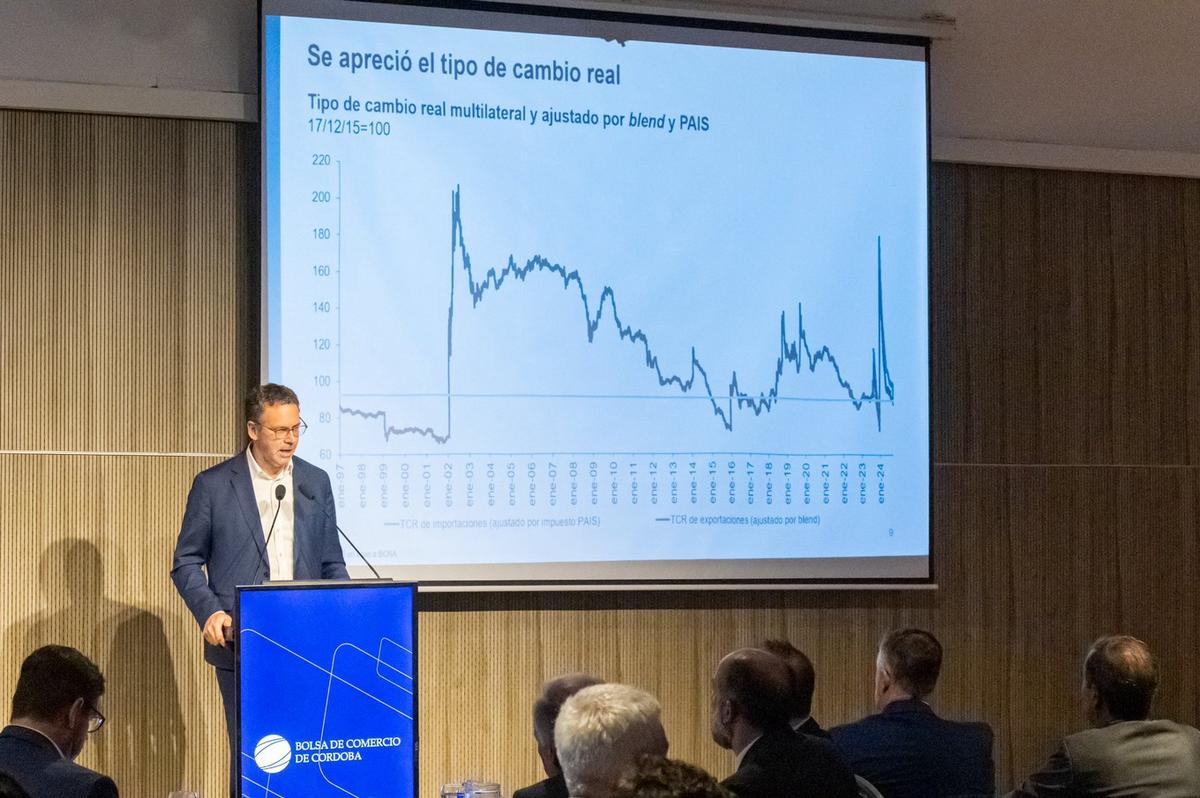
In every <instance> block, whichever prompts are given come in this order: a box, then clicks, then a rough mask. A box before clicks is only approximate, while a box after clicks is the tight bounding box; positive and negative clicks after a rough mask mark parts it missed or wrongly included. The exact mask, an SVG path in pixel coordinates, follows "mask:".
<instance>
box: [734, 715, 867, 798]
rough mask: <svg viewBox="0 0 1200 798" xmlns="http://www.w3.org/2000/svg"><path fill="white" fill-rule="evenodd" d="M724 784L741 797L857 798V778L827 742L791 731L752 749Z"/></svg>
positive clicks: (770, 737)
mask: <svg viewBox="0 0 1200 798" xmlns="http://www.w3.org/2000/svg"><path fill="white" fill-rule="evenodd" d="M721 783H722V785H723V786H724V787H725V788H726V789H728V790H729V791H730V792H732V793H733V794H734V795H736V796H738V798H784V797H786V798H809V796H811V798H856V796H857V795H858V790H857V787H856V786H855V782H854V776H853V775H852V774H851V772H850V770H849V768H847V767H846V764H845V763H844V762H843V761H842V759H841V757H840V756H838V753H837V751H836V750H835V749H834V748H833V746H832V745H831V744H830V743H829V742H828V741H826V740H822V739H819V738H815V737H809V736H806V735H803V734H796V733H795V732H793V731H792V730H791V729H787V730H781V731H776V732H770V733H768V734H765V735H763V736H762V737H761V738H759V740H758V741H757V742H755V743H754V744H753V745H752V746H750V750H748V751H747V752H746V754H745V756H744V757H743V758H742V764H741V767H739V768H738V770H737V772H736V773H734V774H733V775H732V776H730V777H729V778H727V779H725V781H723V782H721Z"/></svg>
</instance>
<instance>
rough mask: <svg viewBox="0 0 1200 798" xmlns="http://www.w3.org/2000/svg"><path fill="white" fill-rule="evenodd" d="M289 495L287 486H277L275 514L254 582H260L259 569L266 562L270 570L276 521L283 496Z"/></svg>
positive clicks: (255, 572) (256, 569) (255, 570)
mask: <svg viewBox="0 0 1200 798" xmlns="http://www.w3.org/2000/svg"><path fill="white" fill-rule="evenodd" d="M286 495H287V488H286V487H284V486H283V485H276V486H275V515H274V516H273V517H272V518H271V528H270V529H268V530H267V540H266V542H265V543H264V544H263V551H262V556H260V557H259V558H258V567H257V568H255V569H254V584H256V585H257V584H258V576H259V571H260V570H261V569H262V567H263V564H264V563H265V564H266V566H267V569H268V570H270V567H271V561H270V560H269V559H268V558H269V557H270V556H271V535H273V534H275V522H276V521H278V520H279V511H280V509H281V508H282V507H283V497H284V496H286Z"/></svg>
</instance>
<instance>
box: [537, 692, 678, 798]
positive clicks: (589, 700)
mask: <svg viewBox="0 0 1200 798" xmlns="http://www.w3.org/2000/svg"><path fill="white" fill-rule="evenodd" d="M554 746H555V748H556V749H557V750H558V759H559V762H560V764H561V765H562V772H563V778H564V779H565V780H566V783H567V794H568V795H569V796H571V798H611V796H612V792H613V790H614V788H615V787H616V785H617V783H618V782H619V781H620V780H621V779H622V778H623V777H625V776H627V775H628V774H629V773H631V772H632V771H633V770H634V768H635V767H636V765H637V762H638V761H639V758H640V757H641V756H643V755H649V756H666V755H667V733H666V732H665V731H664V730H663V726H662V707H660V706H659V703H658V699H656V698H655V697H654V696H652V695H650V694H649V693H647V692H645V691H644V690H639V689H638V688H636V687H631V686H629V685H627V684H594V685H592V686H591V687H585V688H583V689H582V690H580V691H579V692H577V693H575V695H573V696H571V697H570V698H568V699H567V700H566V701H564V702H563V705H562V709H561V710H559V713H558V720H556V721H555V722H554Z"/></svg>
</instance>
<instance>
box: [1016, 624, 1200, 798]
mask: <svg viewBox="0 0 1200 798" xmlns="http://www.w3.org/2000/svg"><path fill="white" fill-rule="evenodd" d="M1157 687H1158V667H1157V666H1156V664H1155V662H1154V657H1153V656H1152V655H1151V654H1150V649H1149V648H1147V647H1146V644H1145V643H1143V642H1142V641H1141V640H1138V639H1137V638H1134V637H1128V636H1125V635H1116V636H1111V637H1102V638H1100V639H1099V640H1097V641H1096V642H1095V643H1094V644H1093V645H1092V648H1091V650H1090V651H1088V654H1087V657H1086V659H1085V660H1084V666H1083V695H1084V700H1085V703H1086V705H1087V714H1088V722H1089V723H1090V724H1091V726H1092V728H1090V729H1088V730H1086V731H1082V732H1079V733H1078V734H1072V735H1071V736H1069V737H1067V738H1065V739H1064V740H1063V741H1062V742H1061V743H1060V744H1059V747H1058V750H1057V751H1055V752H1054V754H1053V755H1052V756H1051V757H1050V759H1049V761H1048V762H1046V764H1045V766H1043V767H1042V769H1041V770H1040V771H1038V772H1037V773H1035V774H1034V775H1032V776H1030V777H1029V778H1028V779H1027V780H1026V781H1025V783H1024V784H1023V785H1021V788H1020V789H1018V790H1016V791H1014V792H1011V793H1009V796H1010V798H1012V797H1014V796H1015V798H1042V797H1043V796H1056V797H1061V798H1070V797H1072V796H1080V797H1081V798H1082V796H1105V795H1124V796H1131V798H1137V796H1145V797H1146V798H1149V797H1150V796H1154V798H1184V796H1193V797H1194V796H1197V795H1200V731H1197V730H1196V729H1194V728H1192V727H1191V726H1182V725H1180V724H1178V723H1172V722H1171V721H1169V720H1148V718H1149V716H1150V705H1151V703H1152V702H1153V700H1154V691H1155V690H1156V689H1157Z"/></svg>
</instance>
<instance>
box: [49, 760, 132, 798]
mask: <svg viewBox="0 0 1200 798" xmlns="http://www.w3.org/2000/svg"><path fill="white" fill-rule="evenodd" d="M45 783H46V784H48V785H54V789H53V790H52V791H51V792H49V793H47V795H50V794H53V795H59V796H62V798H68V796H81V798H117V785H116V783H115V782H114V781H113V780H112V779H110V778H109V777H108V776H105V775H104V774H103V773H97V772H96V771H94V770H88V769H87V768H85V767H83V766H81V765H76V764H75V763H74V762H68V761H67V760H65V759H64V760H60V761H58V762H55V763H53V764H52V765H51V766H50V767H49V768H47V770H46V782H45ZM30 798H38V796H37V795H36V794H34V793H30Z"/></svg>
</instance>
